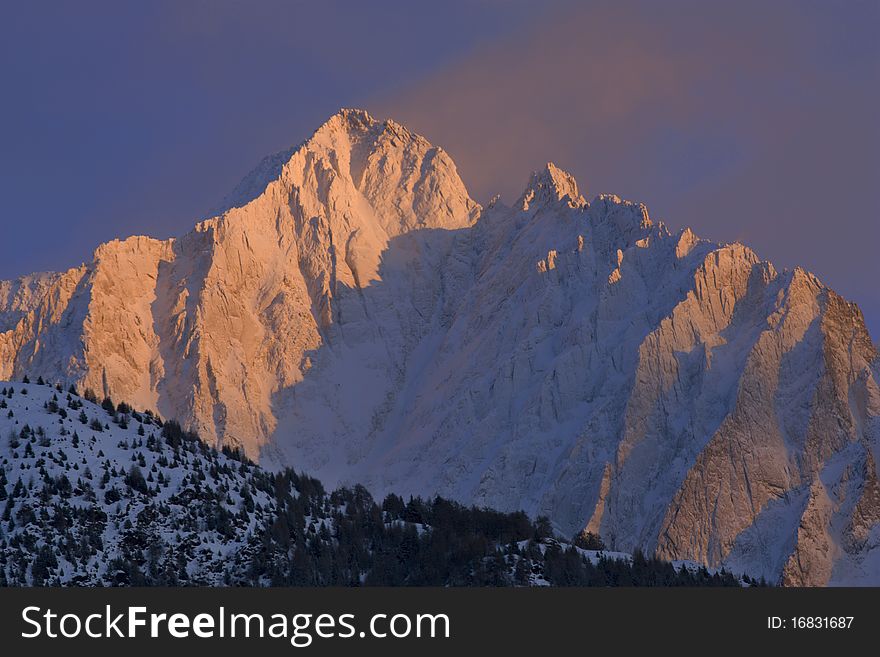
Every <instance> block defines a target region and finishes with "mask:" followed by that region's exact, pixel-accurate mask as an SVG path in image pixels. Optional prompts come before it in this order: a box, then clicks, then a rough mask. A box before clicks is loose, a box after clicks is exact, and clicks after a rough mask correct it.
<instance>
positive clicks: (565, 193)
mask: <svg viewBox="0 0 880 657" xmlns="http://www.w3.org/2000/svg"><path fill="white" fill-rule="evenodd" d="M559 202H565V203H566V204H567V205H568V206H569V207H571V208H582V207H584V206H585V205H586V204H587V202H586V201H585V200H584V197H583V196H581V195H580V193H579V192H578V186H577V181H576V180H575V179H574V176H572V175H571V174H570V173H568V172H567V171H565V170H563V169H560V168H559V167H557V166H556V165H555V164H553V163H552V162H548V163H547V164H546V165H545V166H544V168H543V169H540V170H539V171H534V172H532V175H531V177H530V178H529V184H528V185H527V186H526V189H525V191H523V193H522V196H520V198H519V201H518V202H517V207H518V208H519V209H520V210H523V211H526V210H528V209H529V208H531V207H533V206H535V205H543V204H545V203H550V204H554V205H555V204H557V203H559Z"/></svg>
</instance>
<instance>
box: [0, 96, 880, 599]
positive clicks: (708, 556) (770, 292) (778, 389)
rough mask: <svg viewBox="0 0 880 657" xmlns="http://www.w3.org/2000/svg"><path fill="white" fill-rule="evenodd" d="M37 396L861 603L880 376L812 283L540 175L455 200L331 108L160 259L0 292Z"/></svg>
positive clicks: (133, 247) (405, 152) (411, 143)
mask: <svg viewBox="0 0 880 657" xmlns="http://www.w3.org/2000/svg"><path fill="white" fill-rule="evenodd" d="M25 372H28V373H31V374H32V375H34V374H38V373H39V374H43V375H44V376H52V377H59V378H63V379H65V380H67V381H70V382H76V383H79V384H81V385H85V386H90V387H92V388H94V389H95V390H96V391H98V392H99V393H100V392H103V393H105V394H112V395H113V396H114V397H116V398H118V399H126V400H129V401H131V402H132V403H134V404H135V405H136V406H140V407H151V408H156V409H157V410H158V411H159V412H160V413H161V414H163V415H165V416H168V417H178V418H180V419H181V420H183V421H184V422H187V423H189V424H191V425H193V426H194V427H195V428H196V429H198V430H199V431H200V432H201V433H202V435H203V436H205V437H207V438H209V439H212V440H217V441H222V442H226V443H234V444H240V445H242V446H244V447H245V449H246V450H247V451H248V453H249V454H251V455H254V456H255V455H258V454H259V455H261V457H262V459H263V460H264V461H265V462H267V463H270V464H271V463H284V464H292V465H294V466H295V467H297V468H300V469H304V470H306V471H310V472H312V473H314V474H316V475H318V476H320V477H321V478H322V479H324V480H326V481H327V483H329V484H333V483H336V482H346V483H355V482H362V483H365V484H367V485H368V486H369V487H371V488H372V489H373V491H374V492H375V493H376V494H382V493H385V492H387V491H392V490H393V491H395V492H399V493H419V494H425V495H430V494H434V493H439V494H442V495H445V496H451V497H455V498H458V499H461V500H465V501H468V502H475V503H478V504H486V505H490V506H494V507H498V508H501V509H517V508H524V509H526V510H527V511H529V512H530V513H545V514H548V515H549V516H550V517H551V518H552V519H553V521H554V522H555V524H556V525H557V527H558V528H559V529H560V530H561V531H563V532H565V533H569V534H570V533H573V532H574V531H576V530H580V529H583V528H584V527H587V528H589V529H590V530H591V531H598V532H600V533H601V534H602V535H603V536H604V537H606V539H607V540H608V541H610V542H612V544H613V546H614V547H616V548H617V549H622V550H632V549H633V548H635V547H643V548H645V549H648V550H656V551H657V552H659V553H660V554H661V555H662V556H664V557H666V558H670V559H693V560H696V561H701V562H704V563H707V564H710V565H713V566H715V565H721V564H727V565H730V566H732V567H734V568H736V567H740V568H746V569H747V570H748V571H749V572H751V573H752V574H755V575H760V574H765V575H767V576H768V577H771V578H782V579H783V580H784V581H785V582H787V583H792V584H825V583H829V582H831V583H837V582H846V583H875V584H876V583H880V549H878V544H880V524H878V523H880V507H878V499H880V497H878V496H880V493H878V490H880V488H878V484H877V474H876V465H875V464H876V460H877V457H878V454H880V452H878V445H877V443H878V429H877V417H878V416H880V389H878V385H877V375H878V372H880V370H878V361H877V354H876V351H875V349H874V347H873V345H872V343H871V340H870V337H869V336H868V334H867V332H866V330H865V327H864V322H863V321H862V317H861V313H860V311H859V310H858V308H857V307H856V306H855V305H853V304H850V303H848V302H846V301H844V300H843V299H841V298H840V297H839V296H837V295H836V294H835V293H834V292H833V291H831V290H830V289H828V288H827V287H825V286H824V285H823V284H822V283H821V282H820V281H818V280H817V279H816V278H815V277H814V276H812V275H811V274H809V273H807V272H804V271H802V270H795V271H792V272H782V273H779V272H777V271H776V270H775V269H774V268H773V266H772V265H771V264H769V263H767V262H763V261H761V260H760V259H759V258H758V257H757V256H756V255H755V254H754V253H752V252H751V251H750V250H749V249H747V248H746V247H744V246H741V245H738V244H731V245H719V244H714V243H711V242H708V241H705V240H701V239H699V238H697V237H696V236H695V235H694V234H693V233H692V232H691V231H690V230H685V231H681V232H678V233H671V232H670V231H669V230H668V229H667V228H666V227H665V226H663V225H662V224H656V223H654V222H652V221H651V219H650V218H649V216H648V212H647V210H646V208H645V207H644V206H642V205H639V204H633V203H630V202H627V201H623V200H621V199H619V198H617V197H614V196H599V197H597V198H595V199H594V200H593V201H591V202H589V203H588V202H587V201H586V200H585V199H584V198H583V197H582V196H581V195H580V193H579V191H578V187H577V183H576V182H575V181H574V179H573V178H572V177H571V176H570V175H568V174H567V173H565V172H564V171H562V170H560V169H558V168H557V167H555V166H553V165H548V166H547V167H546V168H545V169H544V170H542V171H539V172H537V173H535V174H534V175H533V176H532V178H531V180H530V181H529V184H528V186H527V188H526V190H525V191H524V192H523V194H522V196H521V197H520V198H519V199H518V200H517V202H516V203H515V204H514V205H513V206H512V207H507V206H505V205H503V204H502V203H501V202H500V201H498V202H493V203H492V204H490V206H489V207H487V208H485V209H483V208H480V207H479V206H478V205H477V204H476V203H474V202H473V201H472V200H471V199H470V198H469V197H468V194H467V191H466V189H465V187H464V185H463V183H462V181H461V180H460V179H459V177H458V174H457V172H456V170H455V165H454V164H453V162H452V161H451V159H450V158H449V157H448V156H447V155H446V154H445V153H444V152H443V151H442V150H441V149H439V148H436V147H433V146H431V145H430V144H429V143H428V142H427V141H425V140H424V139H422V138H421V137H419V136H417V135H414V134H412V133H410V132H409V131H407V130H406V129H405V128H403V127H402V126H399V125H397V124H395V123H393V122H390V121H388V122H384V123H381V122H378V121H375V120H374V119H372V118H371V117H370V116H369V115H367V114H366V113H364V112H360V111H343V112H341V113H339V114H338V115H336V116H334V117H333V118H331V119H330V121H328V122H327V123H326V124H325V125H324V126H322V127H321V128H320V129H319V130H318V131H317V132H316V133H315V135H314V136H313V137H312V138H311V139H310V140H308V141H307V142H305V143H304V144H303V145H301V146H300V147H298V148H294V149H290V150H288V151H285V152H283V153H280V154H278V155H276V156H273V157H270V158H267V159H266V160H265V161H264V162H263V163H261V164H260V166H258V167H257V169H255V171H254V172H253V173H252V174H250V175H249V176H248V177H247V178H245V180H244V181H243V182H242V183H241V185H239V187H238V188H237V189H236V190H235V191H234V192H233V194H232V195H230V197H228V198H227V200H226V201H225V202H224V205H223V211H222V213H221V214H219V215H218V216H216V217H214V218H212V219H209V220H207V221H205V222H203V223H201V224H199V225H198V226H197V227H196V228H195V230H194V231H193V232H191V233H189V234H187V235H185V236H183V237H181V238H179V239H176V240H171V241H167V242H160V241H156V240H151V239H148V238H131V239H129V240H126V241H124V242H113V243H110V244H106V245H104V246H102V247H100V248H99V249H98V250H97V251H96V253H95V258H94V261H93V262H91V263H89V264H87V265H84V266H82V267H80V268H77V269H74V270H71V271H69V272H66V273H64V274H44V275H35V276H31V277H27V278H23V279H20V280H18V281H15V282H8V283H0V378H11V377H16V376H20V375H21V374H23V373H25Z"/></svg>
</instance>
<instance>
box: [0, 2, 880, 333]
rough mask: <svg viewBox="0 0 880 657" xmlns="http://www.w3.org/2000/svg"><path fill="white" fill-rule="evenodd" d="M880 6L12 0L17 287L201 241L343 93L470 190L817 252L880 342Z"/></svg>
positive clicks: (805, 253) (7, 257) (824, 272)
mask: <svg viewBox="0 0 880 657" xmlns="http://www.w3.org/2000/svg"><path fill="white" fill-rule="evenodd" d="M878 27H880V2H876V0H871V1H866V2H860V1H859V0H846V1H842V2H833V3H832V2H818V1H817V2H811V1H809V0H800V1H796V2H794V1H793V2H788V1H786V0H775V1H774V2H751V1H738V2H720V1H712V2H705V1H702V2H697V1H688V0H669V1H665V2H662V3H660V2H654V1H650V0H646V1H643V2H614V3H611V2H573V1H566V0H559V1H550V0H545V1H543V2H540V3H537V2H525V1H517V0H471V1H468V2H464V1H460V0H444V2H435V3H428V2H418V3H413V2H410V1H403V0H401V1H388V0H376V1H374V2H369V3H366V2H354V1H350V2H339V1H332V0H331V1H325V2H320V3H315V2H296V1H280V0H279V1H267V0H262V1H260V0H257V1H253V2H243V1H237V2H233V1H224V0H209V1H195V0H180V1H170V0H169V1H164V2H163V1H161V0H156V1H153V2H150V3H118V2H97V1H91V0H82V1H80V2H77V3H70V2H48V1H39V2H32V3H15V5H14V6H13V3H3V4H2V5H0V201H2V206H0V279H4V278H13V277H15V276H18V275H22V274H25V273H28V272H31V271H37V270H59V269H65V268H67V267H70V266H74V265H77V264H79V263H80V262H82V261H84V260H87V259H89V257H90V254H91V252H92V250H93V249H94V247H95V246H97V245H98V244H99V243H101V242H103V241H106V240H108V239H112V238H114V237H126V236H128V235H132V234H148V235H153V236H155V237H169V236H172V235H180V234H182V233H185V232H187V231H188V230H189V229H190V228H191V227H192V226H193V224H194V223H195V222H196V221H197V220H198V219H200V218H203V217H204V216H206V215H207V214H208V213H209V212H210V209H211V208H212V207H216V206H217V204H218V203H219V201H220V200H221V199H222V198H223V196H224V195H225V194H226V193H227V192H229V191H230V190H231V189H232V188H233V187H234V186H235V184H236V182H237V181H238V180H239V179H240V178H241V177H242V176H243V175H244V174H246V173H247V171H248V170H249V169H250V168H251V167H252V166H253V165H255V164H256V163H257V162H258V161H259V160H260V159H261V158H262V157H263V156H264V155H266V154H268V153H272V152H276V151H279V150H282V149H283V148H286V147H288V146H290V145H292V144H296V143H299V142H301V141H303V140H304V139H305V138H307V137H308V136H309V135H310V134H311V132H312V131H313V130H314V129H315V128H317V127H318V125H320V124H321V123H322V122H323V121H324V120H326V119H327V118H328V117H329V116H330V115H331V114H333V113H334V112H335V111H336V110H338V109H339V108H340V107H364V108H366V109H367V110H369V111H370V112H371V113H372V114H373V115H374V116H377V117H378V118H394V119H395V120H397V121H398V122H400V123H403V124H405V125H407V126H408V127H410V128H411V129H413V130H415V131H416V132H419V133H421V134H423V135H424V136H426V137H427V138H428V139H429V140H430V141H432V142H433V143H435V144H437V145H440V146H443V148H444V149H445V150H447V151H448V152H449V153H450V154H451V155H452V157H453V159H454V160H455V161H456V163H457V165H458V167H459V171H460V173H461V174H462V177H463V179H464V181H465V183H466V184H467V185H468V188H469V190H470V191H471V194H472V196H474V198H476V199H477V200H478V201H480V202H486V201H487V200H488V199H489V198H491V197H492V196H493V195H495V194H496V193H500V194H501V195H502V198H503V199H504V200H506V201H507V202H512V201H513V200H515V198H516V197H517V196H518V194H519V192H520V191H521V189H522V188H523V187H524V186H525V183H526V181H527V180H528V176H529V173H530V172H531V171H532V170H534V169H537V168H540V167H541V166H543V164H544V163H546V162H548V161H552V162H554V163H556V164H557V165H558V166H561V167H562V168H564V169H566V170H568V171H570V172H571V173H572V174H573V175H574V176H575V177H576V178H577V180H578V182H579V184H580V186H581V189H582V192H583V193H584V195H585V196H587V197H588V198H589V197H592V196H593V195H595V194H598V193H606V192H607V193H615V194H618V195H620V196H622V197H624V198H628V199H631V200H637V201H642V202H644V203H646V204H647V206H648V208H649V209H650V211H651V215H652V217H653V218H655V219H661V220H663V221H664V222H665V223H667V224H668V225H669V226H670V227H671V228H672V229H678V228H682V227H684V226H691V227H692V228H693V229H694V230H695V231H696V232H697V233H698V234H699V235H701V236H703V237H706V238H710V239H714V240H718V241H734V240H739V241H742V242H744V243H746V244H748V245H749V246H751V247H752V248H753V249H754V250H755V251H756V252H757V253H758V254H759V255H760V256H761V257H763V258H766V259H769V260H771V261H773V262H774V263H775V264H776V265H777V266H778V267H779V268H784V267H793V266H796V265H800V266H803V267H805V268H806V269H809V270H811V271H813V272H814V273H816V274H817V275H818V276H819V278H820V279H822V280H823V281H824V282H825V283H827V284H829V285H830V286H832V287H833V288H835V289H836V290H837V291H838V292H840V293H841V294H843V295H844V296H845V297H847V298H848V299H851V300H854V301H857V302H858V303H859V305H860V306H861V307H862V309H863V311H864V312H865V315H866V318H867V319H868V322H869V326H870V327H871V329H872V333H873V335H874V336H875V338H880V285H878V281H880V258H878V257H877V249H878V245H880V200H878V191H877V190H878V189H880V122H878V120H877V118H876V117H878V116H880V40H878V39H876V38H875V33H876V32H877V29H878Z"/></svg>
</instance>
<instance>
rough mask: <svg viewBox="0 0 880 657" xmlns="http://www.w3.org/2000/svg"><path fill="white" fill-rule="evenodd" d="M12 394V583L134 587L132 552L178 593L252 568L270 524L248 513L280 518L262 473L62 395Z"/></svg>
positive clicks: (2, 567)
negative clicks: (254, 540)
mask: <svg viewBox="0 0 880 657" xmlns="http://www.w3.org/2000/svg"><path fill="white" fill-rule="evenodd" d="M59 388H60V389H59ZM0 392H2V396H0V436H2V440H0V466H2V467H0V493H2V497H0V506H2V507H3V509H4V511H3V516H2V529H0V537H2V544H0V545H2V546H3V547H5V548H6V549H5V550H3V549H0V573H3V574H4V575H5V579H6V581H8V582H10V583H15V582H19V583H22V582H28V583H34V584H77V585H89V584H96V583H103V584H128V583H131V573H130V572H126V571H125V568H124V567H123V566H122V559H123V557H124V553H125V551H126V549H127V548H130V549H145V550H146V551H147V553H148V555H149V558H148V563H147V567H148V568H149V569H150V570H151V571H152V572H153V573H154V576H155V577H157V578H160V577H161V578H164V580H165V581H166V582H169V583H171V582H180V583H186V582H188V581H190V580H195V581H197V582H199V583H204V584H215V585H216V584H223V583H224V581H226V578H227V577H228V575H229V573H231V572H233V571H235V569H236V567H239V568H240V567H241V566H242V565H243V564H244V563H245V562H246V559H247V556H248V545H247V543H248V538H249V536H251V535H252V533H253V532H254V530H255V529H256V526H257V525H256V524H257V523H258V522H260V521H261V517H260V514H257V513H252V514H245V513H242V512H241V510H242V509H243V508H244V507H245V506H248V507H250V508H251V509H253V506H254V505H261V506H263V507H264V508H265V510H266V511H267V512H270V511H271V510H272V499H271V496H269V495H267V494H266V493H265V492H263V491H261V490H259V488H257V487H255V486H253V476H254V475H255V474H256V473H257V472H256V471H257V468H255V466H253V465H250V464H246V463H242V462H240V461H238V460H235V459H232V458H229V457H227V456H226V455H224V454H218V453H217V452H215V451H214V450H211V449H209V448H208V447H207V446H206V445H204V444H203V443H200V442H193V441H192V440H188V439H186V437H185V436H182V435H180V436H178V435H174V436H173V437H172V439H170V440H169V439H167V438H163V437H162V436H163V430H162V426H161V422H160V421H159V420H158V419H157V418H155V417H154V416H153V415H152V414H146V413H143V414H142V413H137V412H136V411H130V410H129V411H128V412H125V411H126V410H127V409H125V408H124V407H123V412H121V413H117V412H115V411H114V412H108V410H107V409H105V408H102V407H101V406H100V405H98V404H97V403H93V402H90V401H87V400H85V399H83V398H82V397H80V396H79V395H78V394H77V393H76V392H74V391H70V392H69V391H67V390H65V389H63V388H61V387H60V386H59V387H58V388H55V387H52V386H49V385H37V384H33V383H28V384H25V383H21V382H17V383H12V382H4V383H0ZM169 426H171V425H169ZM165 435H166V436H170V435H172V434H170V433H169V432H168V431H166V432H165ZM172 443H173V444H172ZM203 517H210V518H212V519H213V521H214V522H213V523H212V524H213V526H206V525H205V524H204V523H201V522H197V520H200V519H201V518H203ZM37 527H40V528H41V529H37ZM31 562H33V565H32V570H30V571H28V570H27V566H28V564H31ZM227 583H228V582H227Z"/></svg>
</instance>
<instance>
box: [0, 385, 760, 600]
mask: <svg viewBox="0 0 880 657" xmlns="http://www.w3.org/2000/svg"><path fill="white" fill-rule="evenodd" d="M0 386H2V388H0V410H2V411H3V412H2V414H0V433H2V434H3V435H4V436H5V438H4V440H3V442H2V443H0V506H2V508H3V511H2V517H0V520H2V523H0V586H5V585H22V586H28V585H30V586H43V585H50V586H59V585H60V586H129V585H139V586H144V585H164V586H169V585H171V586H183V585H201V586H205V585H210V586H223V585H250V586H267V585H282V584H288V585H290V584H295V585H310V586H325V585H337V586H353V585H361V584H367V585H386V586H387V585H398V586H406V585H435V586H450V585H455V586H485V585H493V586H510V585H515V586H547V585H562V586H570V585H575V584H577V585H595V586H617V585H619V586H668V585H676V586H682V585H685V586H740V585H742V584H751V583H752V582H751V581H750V580H749V579H747V578H745V577H744V578H742V579H738V578H735V577H734V576H733V575H731V574H730V573H726V572H710V571H708V570H707V569H705V568H700V567H698V566H697V565H696V564H692V563H669V562H664V561H662V560H658V559H645V558H644V557H643V556H641V555H639V554H636V555H627V554H620V553H613V552H608V551H605V550H603V549H602V546H601V544H599V542H598V541H597V539H596V537H590V542H589V543H583V544H582V545H580V546H574V545H571V544H569V543H566V542H560V541H558V540H556V539H555V538H554V537H553V536H552V535H551V534H550V533H549V531H548V527H549V526H548V525H547V523H544V522H539V523H533V522H531V521H530V520H529V519H528V518H527V517H526V516H525V514H523V513H522V512H518V513H512V514H502V513H499V512H496V511H490V510H487V509H475V508H471V509H468V508H465V507H462V506H460V505H456V504H453V503H451V502H449V501H447V500H443V499H441V498H435V499H433V500H431V501H423V500H421V499H418V498H416V499H410V501H409V502H406V503H405V502H404V501H403V500H402V499H401V498H400V497H397V496H394V495H392V496H389V497H388V498H386V499H385V500H384V502H383V503H382V504H381V506H380V505H379V504H377V503H376V502H374V501H373V499H372V497H371V496H370V494H369V493H368V492H367V491H366V490H365V489H364V488H363V487H355V488H354V489H352V490H349V489H344V488H343V489H337V490H335V491H333V492H332V493H327V492H326V491H325V490H324V489H323V487H322V486H321V483H320V482H319V481H317V480H315V479H312V478H310V477H307V476H305V475H297V474H295V473H293V472H292V471H290V470H286V471H284V472H280V473H271V472H266V471H264V470H263V469H262V468H260V467H259V466H257V465H254V464H253V463H250V462H249V461H247V460H246V459H243V458H242V455H241V454H240V453H235V452H231V451H229V450H224V451H223V452H222V453H219V452H217V451H216V450H214V449H212V448H210V447H209V446H208V445H206V444H205V443H203V442H202V441H201V440H200V439H199V438H198V437H197V436H195V435H193V434H189V433H187V432H184V431H182V430H181V429H180V427H179V425H177V424H176V423H174V422H163V421H162V420H161V419H160V418H157V417H156V416H154V415H153V414H150V413H138V412H137V411H134V410H132V409H131V408H130V407H128V406H127V405H126V404H119V405H118V406H115V407H114V406H113V404H112V403H111V402H110V401H109V400H104V402H103V403H102V404H101V406H98V405H97V404H96V403H93V402H92V401H89V399H87V397H89V396H90V393H89V392H88V391H87V392H86V393H85V395H84V397H86V398H84V397H80V396H79V394H78V393H77V392H76V390H74V389H71V390H70V391H66V392H65V391H64V390H63V389H62V388H61V386H58V388H54V387H53V386H51V385H47V384H44V383H42V382H38V383H37V384H36V385H32V384H30V383H11V382H0ZM584 540H586V539H584ZM585 548H590V549H585Z"/></svg>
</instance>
